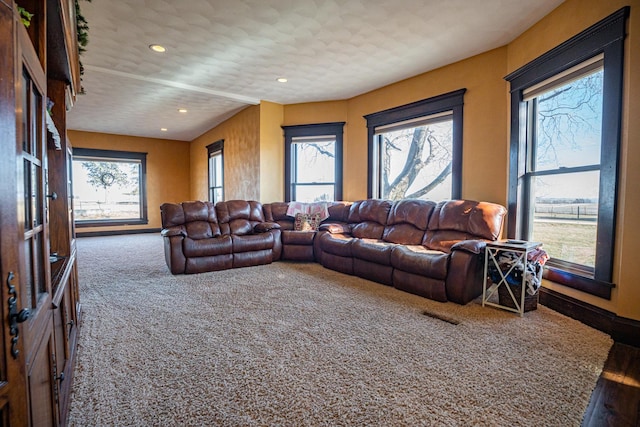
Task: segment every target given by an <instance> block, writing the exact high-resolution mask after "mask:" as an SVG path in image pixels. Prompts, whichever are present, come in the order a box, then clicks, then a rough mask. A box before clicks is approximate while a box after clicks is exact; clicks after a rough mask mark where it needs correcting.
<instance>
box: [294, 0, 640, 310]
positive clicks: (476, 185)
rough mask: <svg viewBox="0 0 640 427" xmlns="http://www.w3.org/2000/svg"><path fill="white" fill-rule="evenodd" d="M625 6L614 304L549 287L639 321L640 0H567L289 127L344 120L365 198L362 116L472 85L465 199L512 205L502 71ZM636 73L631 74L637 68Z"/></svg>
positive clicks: (349, 185) (349, 175)
mask: <svg viewBox="0 0 640 427" xmlns="http://www.w3.org/2000/svg"><path fill="white" fill-rule="evenodd" d="M624 5H631V16H630V19H629V26H628V28H629V31H628V33H629V35H628V37H627V40H626V51H625V82H624V117H623V126H622V151H621V158H622V160H621V165H620V166H621V174H620V178H621V179H620V188H619V194H620V198H619V205H618V206H619V212H618V218H617V220H618V222H617V226H618V228H617V232H616V255H615V260H614V263H615V270H614V283H616V288H615V289H614V291H613V295H612V299H611V301H607V300H604V299H601V298H597V297H593V296H591V295H588V294H585V293H582V292H579V291H575V290H573V289H570V288H566V287H564V286H561V285H558V284H554V283H551V282H545V286H546V287H549V288H551V289H554V290H556V291H558V292H561V293H564V294H567V295H569V296H572V297H574V298H577V299H579V300H582V301H585V302H587V303H589V304H593V305H595V306H598V307H601V308H604V309H606V310H610V311H612V312H614V313H616V314H618V315H619V316H621V317H626V318H630V319H635V320H640V286H638V282H639V281H640V263H637V262H636V261H635V257H636V254H638V253H640V236H639V234H640V232H639V231H637V230H638V227H637V224H636V223H637V218H638V215H637V212H640V192H638V191H633V190H632V189H631V185H633V183H636V182H639V181H640V143H639V141H640V121H639V120H632V119H631V118H634V117H640V79H639V78H638V73H639V72H638V70H640V7H639V6H640V1H638V0H633V1H617V0H616V1H613V0H612V1H607V2H603V1H600V0H567V1H566V2H565V3H563V4H562V5H560V6H559V7H558V8H557V9H556V10H555V11H553V12H552V13H551V14H549V15H548V16H547V17H545V18H544V19H542V20H541V21H540V22H538V23H537V24H535V25H534V26H533V27H532V28H530V29H529V30H527V31H526V32H524V33H523V34H522V35H521V36H519V37H518V38H516V39H515V40H514V41H513V42H512V43H510V44H509V45H508V46H505V47H502V48H498V49H495V50H492V51H489V52H485V53H483V54H480V55H477V56H475V57H472V58H468V59H465V60H463V61H460V62H457V63H454V64H451V65H448V66H445V67H442V68H440V69H437V70H434V71H431V72H428V73H425V74H422V75H419V76H416V77H413V78H411V79H407V80H405V81H402V82H398V83H395V84H392V85H390V86H387V87H384V88H380V89H377V90H374V91H372V92H370V93H367V94H364V95H361V96H357V97H355V98H352V99H350V100H348V101H347V111H346V114H344V110H343V109H341V108H336V106H337V105H341V102H342V101H338V102H326V103H310V104H298V105H286V106H285V124H308V123H321V122H323V121H340V120H346V121H347V124H346V127H345V129H346V131H347V133H348V135H345V148H344V150H345V151H344V198H345V199H346V200H356V199H360V198H364V197H366V195H367V194H366V191H367V181H366V176H367V130H366V121H365V120H364V119H363V117H362V116H363V115H365V114H369V113H373V112H377V111H382V110H384V109H388V108H392V107H396V106H399V105H404V104H407V103H409V102H413V101H417V100H421V99H425V98H428V97H431V96H435V95H439V94H442V93H446V92H450V91H452V90H456V89H460V88H463V87H464V88H467V92H466V94H465V98H464V129H463V132H464V134H463V141H464V142H463V147H464V148H463V171H462V173H463V176H462V180H463V188H462V195H463V197H465V198H470V199H477V200H489V201H495V202H498V203H503V204H505V203H506V201H507V200H506V198H507V175H508V147H509V91H508V84H507V83H506V82H505V80H504V76H505V75H507V74H509V73H510V72H512V71H515V70H516V69H517V68H519V67H521V66H523V65H525V64H526V63H528V62H529V61H531V60H533V59H535V58H537V57H538V56H540V55H542V54H543V53H545V52H547V51H548V50H550V49H552V48H554V47H555V46H557V45H559V44H561V43H562V42H564V41H565V40H567V39H569V38H571V37H573V36H574V35H576V34H578V33H579V32H581V31H583V30H584V29H586V28H588V27H589V26H591V25H593V24H595V23H596V22H598V21H599V20H601V19H603V18H605V17H606V16H608V15H610V14H611V13H613V12H615V11H616V10H618V9H619V8H621V7H623V6H624ZM632 70H633V71H632Z"/></svg>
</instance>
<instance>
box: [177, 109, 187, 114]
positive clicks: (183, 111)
mask: <svg viewBox="0 0 640 427" xmlns="http://www.w3.org/2000/svg"><path fill="white" fill-rule="evenodd" d="M178 112H179V113H186V112H187V109H186V108H178Z"/></svg>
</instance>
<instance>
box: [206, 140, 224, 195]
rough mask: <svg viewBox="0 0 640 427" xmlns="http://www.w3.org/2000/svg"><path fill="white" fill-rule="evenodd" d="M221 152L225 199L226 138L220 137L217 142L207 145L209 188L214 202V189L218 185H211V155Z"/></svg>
mask: <svg viewBox="0 0 640 427" xmlns="http://www.w3.org/2000/svg"><path fill="white" fill-rule="evenodd" d="M218 152H220V155H221V156H222V187H221V188H222V200H224V139H220V140H218V141H216V142H212V143H211V144H209V145H207V187H208V188H209V201H210V202H212V201H213V200H211V199H212V197H211V196H212V194H213V193H212V191H211V190H212V189H213V188H217V187H211V155H212V154H216V153H218Z"/></svg>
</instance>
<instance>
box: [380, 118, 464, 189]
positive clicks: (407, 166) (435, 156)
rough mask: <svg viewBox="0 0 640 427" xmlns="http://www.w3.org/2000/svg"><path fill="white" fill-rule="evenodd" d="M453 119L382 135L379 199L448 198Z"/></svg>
mask: <svg viewBox="0 0 640 427" xmlns="http://www.w3.org/2000/svg"><path fill="white" fill-rule="evenodd" d="M452 126H453V119H451V118H449V119H447V120H445V121H440V122H437V123H433V124H428V125H424V126H418V127H413V128H407V129H400V130H395V131H391V132H387V133H382V134H380V135H379V136H378V137H379V138H380V139H381V141H380V144H381V154H380V157H381V181H382V182H381V184H382V191H381V197H383V198H386V199H390V200H400V199H412V198H418V199H419V198H425V199H431V200H443V199H448V198H451V170H452V160H453V152H452V151H453V139H452Z"/></svg>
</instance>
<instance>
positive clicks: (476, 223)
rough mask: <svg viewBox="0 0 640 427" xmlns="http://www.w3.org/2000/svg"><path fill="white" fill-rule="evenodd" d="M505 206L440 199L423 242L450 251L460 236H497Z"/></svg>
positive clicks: (464, 237)
mask: <svg viewBox="0 0 640 427" xmlns="http://www.w3.org/2000/svg"><path fill="white" fill-rule="evenodd" d="M506 213H507V210H506V209H505V207H504V206H501V205H498V204H496V203H489V202H475V201H472V200H447V201H443V202H439V203H438V204H437V205H436V207H435V209H434V211H433V213H432V214H431V218H430V219H429V225H428V227H427V232H426V233H425V235H424V240H423V242H422V244H423V245H424V246H426V247H427V248H428V249H433V250H439V251H444V252H449V250H450V249H451V246H453V245H454V244H455V243H457V242H459V241H461V240H467V239H471V240H474V239H481V240H496V239H497V238H498V237H499V236H500V232H501V231H502V224H503V221H504V216H505V214H506Z"/></svg>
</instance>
